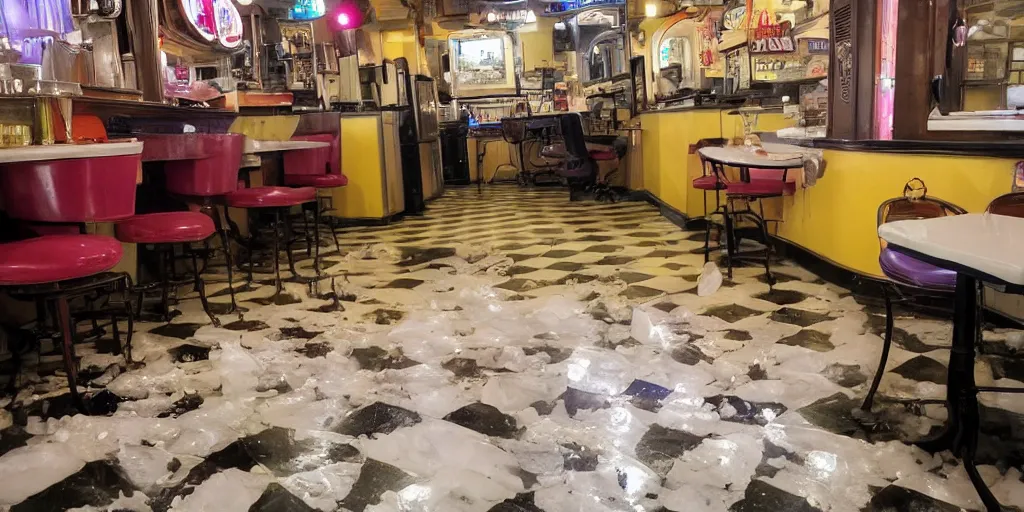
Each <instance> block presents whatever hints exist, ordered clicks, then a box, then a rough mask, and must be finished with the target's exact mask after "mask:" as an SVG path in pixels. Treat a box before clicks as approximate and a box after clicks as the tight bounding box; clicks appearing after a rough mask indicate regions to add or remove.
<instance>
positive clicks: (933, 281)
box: [861, 178, 967, 411]
mask: <svg viewBox="0 0 1024 512" xmlns="http://www.w3.org/2000/svg"><path fill="white" fill-rule="evenodd" d="M927 192H928V188H927V187H925V185H924V182H922V181H921V180H920V179H918V178H914V179H912V180H910V181H909V182H907V184H906V185H904V187H903V197H898V198H895V199H890V200H888V201H886V202H884V203H882V205H881V206H879V207H878V225H879V226H881V225H882V224H885V223H886V222H892V221H896V220H909V219H930V218H935V217H945V216H947V215H961V214H964V213H967V212H966V211H964V209H963V208H960V207H959V206H956V205H954V204H952V203H948V202H946V201H943V200H941V199H937V198H934V197H928V196H927ZM880 242H881V244H882V250H881V252H880V253H879V255H878V264H879V265H880V266H881V267H882V273H883V274H885V277H887V278H889V280H890V281H891V283H892V285H895V286H891V287H890V286H883V287H882V296H883V298H884V299H885V338H884V339H883V345H882V356H881V358H880V360H879V362H878V369H877V370H875V377H874V379H873V380H872V381H871V388H870V389H869V390H868V394H867V396H866V397H864V403H863V404H862V405H861V409H863V410H865V411H870V410H871V404H872V402H873V401H874V398H875V393H876V392H877V391H878V386H879V384H881V382H882V374H884V373H885V364H886V361H887V360H888V359H889V348H890V347H891V346H892V330H893V316H892V292H893V291H895V293H896V294H898V295H900V296H903V295H905V294H910V295H914V296H936V295H938V296H944V297H948V298H949V299H950V300H952V297H953V292H954V291H955V289H956V272H955V271H953V270H948V269H944V268H940V267H936V266H935V265H932V264H930V263H925V262H923V261H921V260H919V259H916V258H914V257H912V256H908V255H906V254H904V253H901V252H897V251H894V250H892V249H890V248H888V247H886V246H885V241H883V240H880ZM890 288H892V289H891V290H890Z"/></svg>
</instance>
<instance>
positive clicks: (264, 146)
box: [244, 137, 330, 154]
mask: <svg viewBox="0 0 1024 512" xmlns="http://www.w3.org/2000/svg"><path fill="white" fill-rule="evenodd" d="M327 146H330V144H328V143H326V142H315V141H308V140H256V139H250V138H248V137H247V138H246V139H245V151H244V152H245V153H246V154H249V153H271V152H274V151H293V150H296V149H315V148H325V147H327Z"/></svg>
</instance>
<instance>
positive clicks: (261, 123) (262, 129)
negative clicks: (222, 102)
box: [228, 116, 299, 140]
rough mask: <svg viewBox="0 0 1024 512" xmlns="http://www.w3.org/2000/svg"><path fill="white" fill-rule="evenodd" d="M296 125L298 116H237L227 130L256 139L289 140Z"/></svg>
mask: <svg viewBox="0 0 1024 512" xmlns="http://www.w3.org/2000/svg"><path fill="white" fill-rule="evenodd" d="M298 126H299V116H239V117H236V118H235V120H234V122H232V123H231V127H230V128H229V129H228V131H229V132H231V133H241V134H242V135H245V136H247V137H249V138H252V139H256V140H289V139H291V138H292V134H293V133H295V128H297V127H298Z"/></svg>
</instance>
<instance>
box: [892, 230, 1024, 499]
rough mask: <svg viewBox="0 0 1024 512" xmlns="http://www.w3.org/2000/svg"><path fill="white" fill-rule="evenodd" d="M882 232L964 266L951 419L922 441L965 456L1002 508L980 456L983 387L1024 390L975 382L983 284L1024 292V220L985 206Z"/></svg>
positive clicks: (909, 249)
mask: <svg viewBox="0 0 1024 512" xmlns="http://www.w3.org/2000/svg"><path fill="white" fill-rule="evenodd" d="M878 236H879V237H881V238H882V239H883V240H885V241H886V242H888V244H889V245H888V246H889V247H890V248H892V249H893V250H896V251H899V252H903V253H906V254H908V255H910V256H913V257H915V258H918V259H920V260H922V261H926V262H928V263H931V264H933V265H936V266H939V267H942V268H947V269H950V270H954V271H956V273H957V278H956V296H955V299H954V302H953V347H952V351H951V354H950V357H949V369H948V372H949V376H948V379H947V384H946V406H947V408H948V419H947V421H946V425H945V428H944V429H943V431H942V433H941V434H940V435H939V436H937V437H935V438H932V439H929V440H926V441H923V442H920V443H918V445H919V446H921V447H922V448H924V449H925V450H928V451H931V452H936V451H941V450H947V449H948V450H951V451H952V452H953V454H954V455H956V456H958V457H960V458H961V460H962V461H963V463H964V469H965V470H966V471H967V475H968V476H969V477H970V479H971V483H973V484H974V487H975V489H977V491H978V496H979V497H980V498H981V501H982V503H984V504H985V508H986V509H987V510H988V511H989V512H996V511H1002V510H1004V509H1003V508H1002V506H1001V505H1000V504H999V501H998V500H996V498H995V496H993V495H992V492H991V491H989V489H988V487H987V486H986V485H985V482H984V481H983V480H982V478H981V475H980V474H979V473H978V469H977V468H976V467H975V463H974V456H975V452H976V451H977V448H978V434H979V429H980V423H981V420H980V415H979V409H978V393H979V392H1003V393H1024V389H1020V388H998V387H990V386H977V385H975V382H974V356H975V354H974V350H975V347H974V345H975V342H976V340H977V338H978V332H979V331H978V322H979V319H978V295H979V293H978V292H979V285H980V284H984V285H986V286H990V287H993V288H996V289H998V290H1000V291H1003V292H1007V293H1016V294H1024V219H1022V218H1018V217H1008V216H1004V215H993V214H988V213H985V214H967V215H953V216H948V217H939V218H934V219H923V220H903V221H896V222H890V223H887V224H883V225H881V226H879V227H878Z"/></svg>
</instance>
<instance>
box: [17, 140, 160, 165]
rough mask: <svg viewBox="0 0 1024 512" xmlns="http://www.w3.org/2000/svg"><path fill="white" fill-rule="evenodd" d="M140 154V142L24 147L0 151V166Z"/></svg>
mask: <svg viewBox="0 0 1024 512" xmlns="http://www.w3.org/2000/svg"><path fill="white" fill-rule="evenodd" d="M139 153H142V143H141V142H109V143H95V144H52V145H49V146H24V147H20V148H4V149H0V164H12V163H17V162H42V161H46V160H68V159H74V158H99V157H105V156H124V155H138V154H139Z"/></svg>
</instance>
